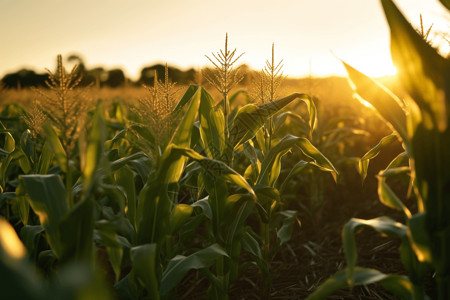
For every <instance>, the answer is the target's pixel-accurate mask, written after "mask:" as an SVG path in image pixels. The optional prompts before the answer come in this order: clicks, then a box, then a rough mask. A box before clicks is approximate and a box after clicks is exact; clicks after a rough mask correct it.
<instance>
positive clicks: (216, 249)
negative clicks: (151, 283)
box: [159, 244, 228, 296]
mask: <svg viewBox="0 0 450 300" xmlns="http://www.w3.org/2000/svg"><path fill="white" fill-rule="evenodd" d="M223 256H225V257H228V254H227V253H226V252H225V250H223V249H222V248H221V247H220V246H219V245H218V244H213V245H211V246H209V247H207V248H205V249H202V250H199V251H197V252H195V253H193V254H191V255H189V256H187V257H186V256H183V255H177V256H175V257H174V258H172V259H171V260H170V262H169V264H168V265H167V268H166V269H165V270H164V272H163V274H162V278H161V287H160V290H159V292H160V293H161V295H162V296H164V295H166V294H167V293H168V292H169V291H170V290H171V289H172V288H173V287H175V286H176V285H177V283H178V282H180V280H181V279H182V278H183V277H184V275H185V274H186V273H187V272H188V271H189V270H192V269H194V270H198V269H202V268H208V267H209V266H211V265H213V264H214V263H215V262H216V260H217V259H218V258H220V257H223Z"/></svg>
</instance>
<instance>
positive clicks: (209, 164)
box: [172, 146, 256, 199]
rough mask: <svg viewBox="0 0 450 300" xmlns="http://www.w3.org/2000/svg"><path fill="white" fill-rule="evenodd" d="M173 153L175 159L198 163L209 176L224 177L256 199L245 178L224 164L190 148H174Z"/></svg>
mask: <svg viewBox="0 0 450 300" xmlns="http://www.w3.org/2000/svg"><path fill="white" fill-rule="evenodd" d="M172 151H173V153H174V155H175V157H176V156H177V155H185V156H187V157H189V158H191V159H193V160H195V161H197V162H198V163H199V164H200V166H201V167H202V168H203V170H204V171H205V172H206V174H207V175H209V176H214V177H223V178H224V179H226V180H228V181H229V182H231V183H234V184H236V185H237V186H240V187H242V188H244V189H246V190H247V191H248V192H249V193H250V194H251V195H252V196H253V198H254V199H256V195H255V192H254V191H253V189H252V187H251V186H250V185H249V184H248V182H247V181H246V180H245V179H244V177H242V176H241V175H240V174H239V173H237V172H236V171H235V170H233V169H232V168H230V167H229V166H227V165H226V164H225V163H224V162H222V161H218V160H214V159H210V158H207V157H204V156H203V155H201V154H199V153H197V152H195V151H194V150H192V149H189V148H180V147H176V146H174V147H173V148H172Z"/></svg>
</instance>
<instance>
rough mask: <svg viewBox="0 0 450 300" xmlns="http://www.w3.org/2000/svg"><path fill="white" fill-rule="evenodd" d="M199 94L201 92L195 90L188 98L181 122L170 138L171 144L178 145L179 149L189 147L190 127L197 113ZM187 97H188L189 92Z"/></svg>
mask: <svg viewBox="0 0 450 300" xmlns="http://www.w3.org/2000/svg"><path fill="white" fill-rule="evenodd" d="M188 90H189V89H188ZM186 93H188V92H186ZM201 93H202V92H201V91H200V90H198V89H197V90H196V92H195V93H194V94H193V95H192V97H191V98H189V100H190V104H189V107H188V109H187V111H186V113H185V114H184V116H183V117H182V119H181V121H180V122H179V125H178V126H177V128H176V130H175V133H174V135H173V137H172V140H171V143H173V144H175V145H178V146H180V147H189V145H190V142H191V136H192V127H193V124H194V122H195V116H196V115H197V112H198V108H199V104H200V97H201ZM188 95H190V92H189V94H188ZM185 96H186V94H185ZM182 100H183V98H182Z"/></svg>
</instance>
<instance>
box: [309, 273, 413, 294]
mask: <svg viewBox="0 0 450 300" xmlns="http://www.w3.org/2000/svg"><path fill="white" fill-rule="evenodd" d="M376 282H379V283H380V284H381V285H382V286H383V287H384V288H385V289H387V290H388V291H390V292H391V293H393V294H394V295H396V296H399V297H401V298H402V299H409V300H414V299H419V298H418V296H417V295H416V294H415V291H414V287H413V284H412V283H411V282H410V281H409V280H408V278H406V277H404V276H400V275H391V274H384V273H381V272H380V271H377V270H374V269H367V268H360V267H356V268H355V270H354V285H353V286H358V285H368V284H371V283H376ZM345 287H351V286H349V285H348V283H347V275H346V270H341V271H339V272H337V273H336V274H334V275H333V276H332V277H330V278H329V279H327V280H326V281H325V282H324V283H323V284H321V285H320V286H319V288H317V290H315V291H314V293H312V294H311V295H309V296H308V298H306V299H307V300H321V299H325V298H326V297H327V296H328V295H330V294H332V293H333V292H335V291H337V290H340V289H343V288H345Z"/></svg>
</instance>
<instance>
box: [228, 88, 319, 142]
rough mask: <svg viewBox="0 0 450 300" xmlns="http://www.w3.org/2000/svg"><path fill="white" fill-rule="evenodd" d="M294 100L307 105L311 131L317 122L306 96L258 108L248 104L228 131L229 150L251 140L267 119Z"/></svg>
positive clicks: (296, 94) (239, 112) (279, 100)
mask: <svg viewBox="0 0 450 300" xmlns="http://www.w3.org/2000/svg"><path fill="white" fill-rule="evenodd" d="M295 99H300V100H302V101H304V102H306V104H307V105H308V110H309V114H310V128H311V130H313V128H314V127H315V124H316V121H317V112H316V106H315V104H314V102H313V101H312V100H311V98H310V97H309V96H308V95H306V94H300V93H295V94H292V95H289V96H287V97H285V98H282V99H278V100H275V101H272V102H269V103H266V104H261V105H258V106H256V105H254V104H248V105H246V106H244V107H242V108H241V109H240V110H239V111H238V113H237V115H236V117H235V118H234V121H233V124H232V127H231V130H230V143H231V148H233V149H236V148H237V147H238V146H239V145H240V144H242V143H244V142H245V141H247V140H249V139H251V138H253V137H254V136H255V134H256V132H257V131H258V130H259V129H260V128H261V127H262V126H263V125H264V123H265V122H266V120H267V119H268V118H270V117H271V116H273V115H274V114H275V113H277V112H278V111H279V110H280V109H282V108H283V107H285V106H286V105H288V104H289V103H291V102H292V101H294V100H295Z"/></svg>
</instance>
